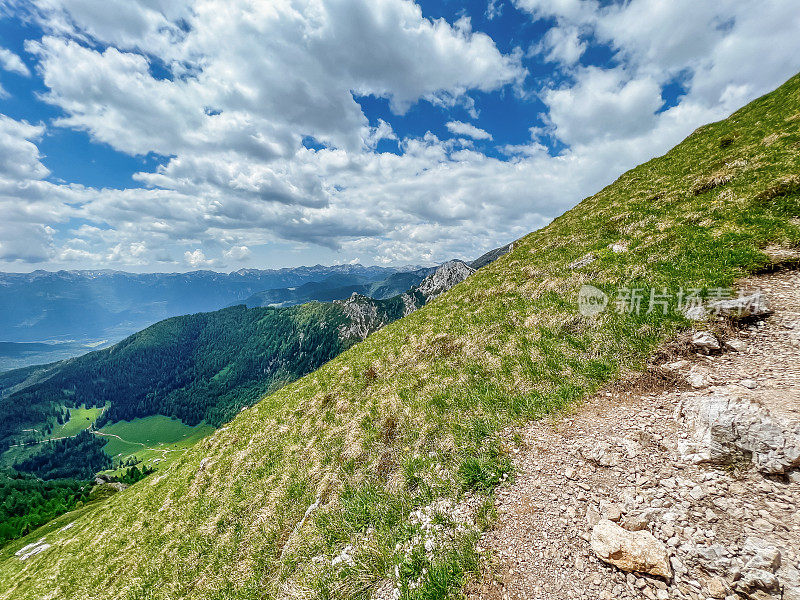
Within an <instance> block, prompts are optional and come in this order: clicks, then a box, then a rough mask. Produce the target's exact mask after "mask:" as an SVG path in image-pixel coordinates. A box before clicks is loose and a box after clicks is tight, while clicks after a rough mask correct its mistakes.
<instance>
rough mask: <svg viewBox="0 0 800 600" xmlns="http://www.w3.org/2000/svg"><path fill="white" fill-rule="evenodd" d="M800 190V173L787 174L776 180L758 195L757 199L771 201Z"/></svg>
mask: <svg viewBox="0 0 800 600" xmlns="http://www.w3.org/2000/svg"><path fill="white" fill-rule="evenodd" d="M798 191H800V175H787V176H785V177H781V178H780V179H778V180H777V181H775V182H774V183H773V184H772V185H770V186H769V187H768V188H767V189H765V190H764V191H763V192H761V193H760V194H759V195H758V196H756V200H757V201H759V202H769V201H770V200H774V199H775V198H780V197H782V196H788V195H789V194H793V193H795V192H798Z"/></svg>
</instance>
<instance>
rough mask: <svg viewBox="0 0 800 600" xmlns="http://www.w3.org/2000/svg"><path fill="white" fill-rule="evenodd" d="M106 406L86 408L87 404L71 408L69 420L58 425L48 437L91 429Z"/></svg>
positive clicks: (52, 437) (72, 434)
mask: <svg viewBox="0 0 800 600" xmlns="http://www.w3.org/2000/svg"><path fill="white" fill-rule="evenodd" d="M106 408H107V407H103V408H86V406H85V405H82V406H80V407H78V408H70V409H69V421H67V422H66V423H64V424H63V425H56V426H55V427H54V428H53V433H51V434H50V435H49V436H48V439H51V440H52V439H57V438H62V437H72V436H74V435H78V434H79V433H80V432H81V431H83V430H84V429H89V427H91V426H92V424H93V423H94V422H95V421H96V420H97V419H98V417H99V416H100V415H101V414H103V411H104V410H105V409H106Z"/></svg>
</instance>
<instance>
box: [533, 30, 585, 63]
mask: <svg viewBox="0 0 800 600" xmlns="http://www.w3.org/2000/svg"><path fill="white" fill-rule="evenodd" d="M542 49H543V51H544V52H546V54H547V56H546V60H547V61H550V62H558V63H562V64H565V65H572V64H574V63H576V62H578V60H579V59H580V57H581V56H583V53H584V52H585V51H586V42H585V41H582V40H581V39H580V32H579V31H578V28H577V27H554V28H553V29H550V30H549V31H548V32H547V33H546V34H545V36H544V40H542Z"/></svg>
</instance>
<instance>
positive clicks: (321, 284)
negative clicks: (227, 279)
mask: <svg viewBox="0 0 800 600" xmlns="http://www.w3.org/2000/svg"><path fill="white" fill-rule="evenodd" d="M434 271H436V267H430V268H423V269H416V270H414V271H405V272H400V273H392V274H391V275H389V277H387V278H386V279H382V280H380V281H373V282H365V281H364V278H362V277H358V276H353V275H344V274H336V275H331V276H330V277H327V278H326V279H324V280H323V281H311V282H309V283H304V284H303V285H301V286H297V287H289V288H279V289H274V290H264V291H263V292H258V293H256V294H253V295H252V296H250V297H249V298H247V299H246V300H245V301H244V302H242V303H241V304H244V305H245V306H247V307H249V308H254V307H259V306H293V305H295V304H303V303H305V302H311V301H313V300H317V301H319V302H331V301H333V300H342V299H344V298H347V297H349V296H351V295H352V294H360V295H363V296H368V297H370V298H374V299H376V300H383V299H385V298H391V297H392V296H397V295H398V294H402V293H403V292H405V291H406V290H408V289H410V288H411V287H413V286H415V285H418V284H419V283H420V282H421V281H422V280H423V279H425V278H426V277H427V276H428V275H430V274H431V273H433V272H434Z"/></svg>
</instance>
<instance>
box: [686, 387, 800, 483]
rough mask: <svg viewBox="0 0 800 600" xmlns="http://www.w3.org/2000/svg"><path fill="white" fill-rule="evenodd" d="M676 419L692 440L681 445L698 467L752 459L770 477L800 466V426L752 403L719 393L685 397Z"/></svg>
mask: <svg viewBox="0 0 800 600" xmlns="http://www.w3.org/2000/svg"><path fill="white" fill-rule="evenodd" d="M676 412H677V415H678V418H679V419H682V420H683V421H684V422H685V423H686V425H687V426H688V427H689V429H690V432H691V435H690V439H688V440H685V441H682V442H681V443H680V445H679V450H680V452H681V454H682V455H683V456H684V457H685V458H688V459H690V460H692V461H693V462H695V463H713V464H721V465H728V464H733V463H736V462H741V461H745V460H751V461H752V462H753V463H754V464H755V466H756V468H757V469H758V470H759V471H761V472H762V473H765V474H781V473H785V472H786V471H788V470H791V469H793V468H795V467H798V466H800V424H798V423H791V422H788V421H786V420H784V419H781V418H779V417H775V416H773V415H771V414H770V412H769V410H768V409H767V408H766V407H764V406H763V405H761V404H759V403H757V402H754V401H752V400H747V399H742V398H736V397H729V396H724V395H719V394H714V395H711V396H700V395H692V396H688V397H686V398H684V399H683V400H682V401H681V403H680V405H679V406H678V408H677V411H676Z"/></svg>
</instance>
